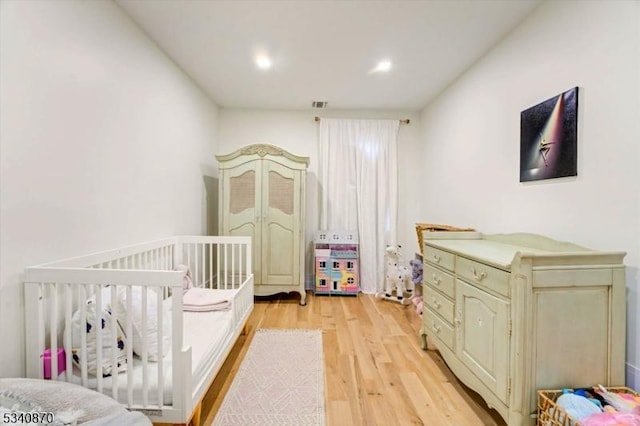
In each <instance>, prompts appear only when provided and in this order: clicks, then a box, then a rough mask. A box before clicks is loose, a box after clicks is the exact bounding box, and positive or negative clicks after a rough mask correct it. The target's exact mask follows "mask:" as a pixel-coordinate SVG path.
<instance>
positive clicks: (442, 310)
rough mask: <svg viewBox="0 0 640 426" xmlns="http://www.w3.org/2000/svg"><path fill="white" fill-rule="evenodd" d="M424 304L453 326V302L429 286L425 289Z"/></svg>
mask: <svg viewBox="0 0 640 426" xmlns="http://www.w3.org/2000/svg"><path fill="white" fill-rule="evenodd" d="M423 301H424V304H425V305H427V306H429V307H430V308H431V310H432V311H433V312H436V313H438V314H440V316H441V317H442V318H444V319H445V320H446V321H447V322H448V323H449V324H451V325H453V301H452V300H449V299H447V298H446V297H444V296H443V295H442V294H440V293H438V292H437V291H435V290H433V289H432V288H431V287H429V286H427V287H425V288H424V295H423Z"/></svg>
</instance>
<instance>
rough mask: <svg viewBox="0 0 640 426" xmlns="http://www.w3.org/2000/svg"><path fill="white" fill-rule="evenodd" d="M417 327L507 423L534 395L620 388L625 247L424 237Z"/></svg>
mask: <svg viewBox="0 0 640 426" xmlns="http://www.w3.org/2000/svg"><path fill="white" fill-rule="evenodd" d="M423 241H424V247H423V257H424V273H423V283H426V285H424V286H423V292H424V306H425V310H424V313H423V325H422V330H421V332H420V335H421V339H422V347H423V349H427V336H428V337H429V339H430V342H431V343H433V344H435V345H436V346H437V348H438V350H439V351H440V354H441V355H442V358H443V359H444V360H445V362H446V363H447V365H448V366H449V368H450V369H451V370H452V371H453V373H454V374H455V375H456V376H457V377H458V378H459V379H460V380H461V381H462V382H464V383H465V384H466V385H467V386H469V387H470V388H471V389H473V390H475V391H476V392H478V393H479V394H480V395H481V396H482V397H483V398H484V400H485V401H486V402H487V404H488V405H489V406H490V407H492V408H495V409H496V410H497V411H498V412H499V413H500V415H501V416H502V417H503V418H504V419H505V421H506V422H507V424H509V425H510V426H517V425H529V424H534V423H535V413H536V391H537V390H538V389H558V388H564V387H578V386H592V385H597V384H602V385H605V386H620V385H624V367H625V309H626V306H625V267H624V265H623V263H622V261H623V258H624V256H625V253H622V252H600V251H594V250H589V249H585V248H583V247H579V246H577V245H574V244H570V243H564V242H559V241H554V240H551V239H549V238H545V237H542V236H539V235H533V234H502V235H483V234H480V233H477V232H426V231H425V232H424V233H423Z"/></svg>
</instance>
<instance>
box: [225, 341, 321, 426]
mask: <svg viewBox="0 0 640 426" xmlns="http://www.w3.org/2000/svg"><path fill="white" fill-rule="evenodd" d="M213 424H214V425H215V426H229V425H242V426H249V425H260V426H262V425H278V426H286V425H292V426H294V425H295V426H303V425H314V426H316V425H317V426H323V425H324V424H325V408H324V363H323V356H322V331H321V330H271V329H258V330H256V333H255V335H254V337H253V340H252V341H251V345H250V346H249V349H248V350H247V353H246V355H245V358H244V360H243V361H242V364H241V365H240V369H239V370H238V373H237V374H236V376H235V378H234V379H233V382H232V383H231V387H230V388H229V391H228V392H227V395H226V396H225V398H224V401H223V402H222V405H221V407H220V410H219V411H218V414H217V415H216V418H215V420H214V422H213Z"/></svg>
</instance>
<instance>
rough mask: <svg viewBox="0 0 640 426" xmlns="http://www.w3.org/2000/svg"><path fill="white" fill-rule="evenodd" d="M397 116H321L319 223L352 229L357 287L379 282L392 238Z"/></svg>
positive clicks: (376, 287)
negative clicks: (355, 241)
mask: <svg viewBox="0 0 640 426" xmlns="http://www.w3.org/2000/svg"><path fill="white" fill-rule="evenodd" d="M399 127H400V122H399V121H398V120H350V119H325V118H322V119H321V120H320V135H319V140H320V141H319V146H320V160H319V179H320V184H321V189H320V191H321V195H320V196H321V206H320V227H321V229H323V230H349V231H357V232H358V238H359V240H360V289H361V290H362V292H364V293H376V292H377V291H380V290H381V289H382V285H383V281H384V249H385V246H386V245H387V244H395V243H396V217H397V213H398V207H397V196H398V165H397V139H398V129H399Z"/></svg>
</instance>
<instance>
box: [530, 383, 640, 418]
mask: <svg viewBox="0 0 640 426" xmlns="http://www.w3.org/2000/svg"><path fill="white" fill-rule="evenodd" d="M605 389H606V390H608V391H609V392H614V393H630V394H632V395H635V396H639V395H640V394H638V393H637V392H636V391H634V390H633V389H629V388H627V387H612V388H605ZM560 395H562V390H558V389H556V390H539V391H538V423H537V426H580V423H579V422H578V421H577V420H576V419H574V418H573V417H571V416H570V415H569V414H567V412H566V411H565V410H564V409H562V408H561V407H558V405H557V404H556V400H557V399H558V397H559V396H560Z"/></svg>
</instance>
